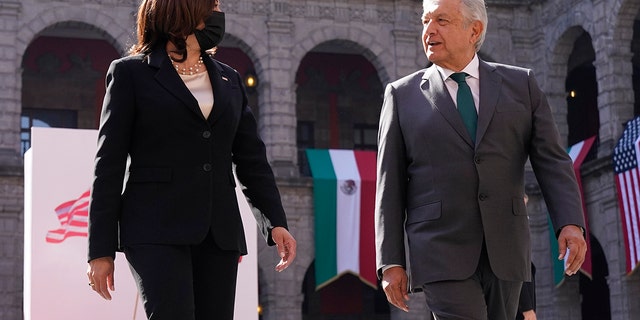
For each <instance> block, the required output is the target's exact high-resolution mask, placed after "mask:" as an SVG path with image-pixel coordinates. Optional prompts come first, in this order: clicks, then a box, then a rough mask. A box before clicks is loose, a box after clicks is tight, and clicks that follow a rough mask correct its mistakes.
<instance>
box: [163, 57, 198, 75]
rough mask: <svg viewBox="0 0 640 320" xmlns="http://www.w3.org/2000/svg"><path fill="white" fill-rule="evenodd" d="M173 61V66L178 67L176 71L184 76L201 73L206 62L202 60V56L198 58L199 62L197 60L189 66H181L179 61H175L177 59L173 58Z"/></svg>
mask: <svg viewBox="0 0 640 320" xmlns="http://www.w3.org/2000/svg"><path fill="white" fill-rule="evenodd" d="M169 59H171V57H169ZM171 62H172V63H173V66H174V67H175V68H176V71H177V72H178V73H179V74H181V75H183V76H185V75H194V74H196V73H199V72H200V70H201V69H202V65H203V64H204V62H203V61H202V56H200V58H198V62H196V64H194V65H193V66H191V67H188V68H187V67H180V66H179V65H178V64H177V63H175V61H173V59H171Z"/></svg>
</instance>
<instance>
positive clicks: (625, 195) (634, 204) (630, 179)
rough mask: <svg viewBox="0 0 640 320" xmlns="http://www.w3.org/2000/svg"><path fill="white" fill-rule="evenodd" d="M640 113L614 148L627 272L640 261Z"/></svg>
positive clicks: (614, 165) (629, 124) (630, 122)
mask: <svg viewBox="0 0 640 320" xmlns="http://www.w3.org/2000/svg"><path fill="white" fill-rule="evenodd" d="M639 156H640V117H636V118H634V119H633V120H631V121H629V122H628V123H627V126H626V128H625V129H624V132H623V133H622V137H621V138H620V140H619V141H618V144H617V145H616V147H615V148H614V149H613V167H614V172H615V179H616V188H617V191H618V205H619V207H620V215H621V218H622V229H623V230H622V231H623V233H624V242H625V251H626V256H627V273H631V272H633V270H634V269H635V268H636V267H637V266H638V263H640V232H639V230H638V222H639V221H640V187H639V184H640V173H639V170H638V164H639V163H640V161H639V159H638V157H639Z"/></svg>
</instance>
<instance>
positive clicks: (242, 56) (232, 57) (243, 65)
mask: <svg viewBox="0 0 640 320" xmlns="http://www.w3.org/2000/svg"><path fill="white" fill-rule="evenodd" d="M228 42H229V41H226V42H224V41H223V43H222V44H221V45H220V46H219V47H218V49H217V51H216V54H215V56H214V58H215V59H216V60H218V61H220V62H223V63H225V64H228V65H229V66H231V67H232V68H234V69H236V71H238V73H239V74H240V77H242V79H243V81H244V85H245V88H246V89H247V99H248V104H249V106H250V107H251V110H252V111H253V115H254V116H255V118H256V119H259V112H260V111H259V110H258V90H256V89H257V86H258V84H259V81H260V80H259V79H258V77H257V75H256V69H255V66H254V64H253V62H252V61H251V58H249V56H248V55H247V54H246V53H245V52H244V51H242V49H240V48H238V47H234V46H231V45H226V43H228Z"/></svg>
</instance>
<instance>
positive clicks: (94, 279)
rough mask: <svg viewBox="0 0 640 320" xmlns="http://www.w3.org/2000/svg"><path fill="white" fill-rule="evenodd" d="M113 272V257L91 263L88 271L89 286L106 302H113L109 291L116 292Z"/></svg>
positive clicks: (94, 260)
mask: <svg viewBox="0 0 640 320" xmlns="http://www.w3.org/2000/svg"><path fill="white" fill-rule="evenodd" d="M113 271H114V264H113V258H111V257H102V258H97V259H93V260H91V261H89V267H88V269H87V277H88V278H89V286H91V288H92V289H93V291H95V292H97V293H98V294H99V295H100V296H101V297H103V298H104V299H106V300H111V294H110V293H109V290H111V291H115V290H116V288H115V286H114V284H113Z"/></svg>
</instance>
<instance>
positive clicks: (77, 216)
mask: <svg viewBox="0 0 640 320" xmlns="http://www.w3.org/2000/svg"><path fill="white" fill-rule="evenodd" d="M55 212H56V215H57V217H58V221H59V222H60V228H59V229H55V230H50V231H49V232H47V239H46V240H47V242H49V243H60V242H62V241H64V240H65V239H66V238H68V237H73V236H80V237H86V236H87V221H88V217H89V190H87V191H86V192H84V193H83V194H82V195H81V196H80V197H79V198H78V199H75V200H71V201H67V202H64V203H62V204H61V205H59V206H57V207H56V209H55Z"/></svg>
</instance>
